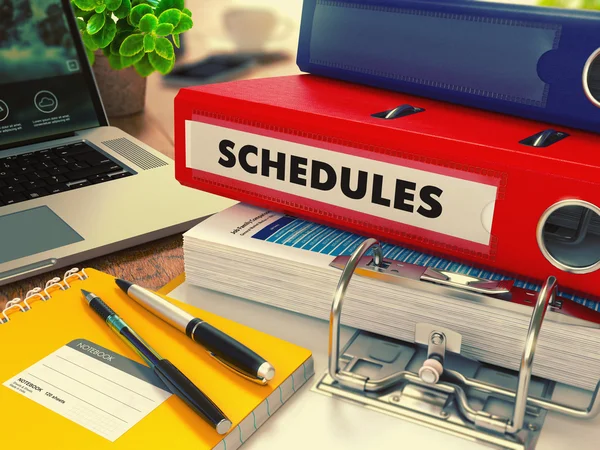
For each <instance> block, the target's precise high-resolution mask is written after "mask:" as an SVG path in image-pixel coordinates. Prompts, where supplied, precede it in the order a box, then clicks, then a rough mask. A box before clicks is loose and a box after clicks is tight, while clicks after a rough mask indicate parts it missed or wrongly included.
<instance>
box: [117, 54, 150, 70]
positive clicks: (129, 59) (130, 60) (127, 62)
mask: <svg viewBox="0 0 600 450" xmlns="http://www.w3.org/2000/svg"><path fill="white" fill-rule="evenodd" d="M145 54H146V52H145V51H143V50H142V51H141V52H139V53H136V54H135V55H133V56H121V65H122V66H123V68H125V67H130V66H133V65H134V64H135V63H137V62H138V61H140V60H141V59H142V58H143V57H144V55H145Z"/></svg>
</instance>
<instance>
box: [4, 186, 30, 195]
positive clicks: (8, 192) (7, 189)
mask: <svg viewBox="0 0 600 450" xmlns="http://www.w3.org/2000/svg"><path fill="white" fill-rule="evenodd" d="M24 190H25V189H24V188H23V186H21V185H20V184H17V185H14V186H8V187H5V188H2V189H0V194H2V195H12V194H18V193H19V192H23V191H24Z"/></svg>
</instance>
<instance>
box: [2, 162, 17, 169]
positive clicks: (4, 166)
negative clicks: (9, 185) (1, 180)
mask: <svg viewBox="0 0 600 450" xmlns="http://www.w3.org/2000/svg"><path fill="white" fill-rule="evenodd" d="M15 167H17V163H15V162H14V161H5V160H1V161H0V170H5V169H8V170H10V169H14V168H15Z"/></svg>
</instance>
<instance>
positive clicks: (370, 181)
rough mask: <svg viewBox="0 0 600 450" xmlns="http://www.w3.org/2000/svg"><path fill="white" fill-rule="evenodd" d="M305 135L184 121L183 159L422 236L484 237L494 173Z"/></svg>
mask: <svg viewBox="0 0 600 450" xmlns="http://www.w3.org/2000/svg"><path fill="white" fill-rule="evenodd" d="M303 142H305V143H297V142H290V141H287V140H282V139H277V138H275V137H268V136H263V135H259V134H254V133H250V132H246V131H239V130H234V129H230V128H225V127H221V126H218V125H212V124H208V123H202V122H195V121H189V120H188V121H187V122H186V166H187V167H188V168H191V169H196V170H201V171H204V172H208V173H211V174H215V175H219V176H223V177H227V178H230V179H232V180H236V181H241V182H246V183H251V184H253V185H255V186H257V187H260V188H267V189H274V190H278V191H280V192H286V193H290V194H293V195H297V196H300V197H304V198H306V199H308V200H309V201H316V202H324V203H328V204H330V205H333V206H336V207H341V208H345V209H347V210H350V211H352V212H353V213H349V214H347V215H348V216H352V217H351V218H352V219H355V220H365V217H364V215H363V216H361V214H369V215H371V216H373V217H374V218H376V217H381V218H383V219H387V220H391V221H394V222H398V223H403V224H406V225H408V226H412V227H416V228H419V233H420V234H421V235H425V234H426V233H424V232H423V231H429V232H434V233H441V234H443V235H445V236H448V237H451V238H458V239H462V240H466V241H470V242H472V243H476V244H483V245H489V244H490V231H491V229H492V221H493V214H494V205H495V201H496V194H497V190H498V188H497V186H496V185H494V184H497V182H498V181H499V180H498V179H496V178H493V177H490V176H484V175H476V174H472V173H469V172H464V171H458V170H454V169H448V168H444V167H441V166H436V165H433V164H427V163H422V162H415V161H408V160H406V161H405V163H406V165H399V164H397V163H396V162H397V161H398V160H397V159H396V160H392V159H390V162H385V161H380V160H375V159H372V158H369V157H363V156H356V155H355V154H356V153H359V154H361V152H360V151H359V150H356V149H350V148H346V149H345V150H344V148H341V147H340V146H338V147H340V149H341V150H344V151H343V152H339V151H333V150H327V149H324V148H319V147H318V145H319V144H320V143H319V142H318V141H314V143H315V146H312V145H307V144H308V143H311V142H313V141H312V140H309V139H304V140H303ZM322 145H326V144H322ZM346 151H347V152H350V153H355V154H348V153H345V152H346ZM362 154H363V155H365V154H364V152H363V153H362ZM365 156H366V155H365ZM382 158H385V157H384V156H382ZM257 192H260V189H258V190H257ZM268 194H269V195H272V193H268ZM353 214H354V215H353Z"/></svg>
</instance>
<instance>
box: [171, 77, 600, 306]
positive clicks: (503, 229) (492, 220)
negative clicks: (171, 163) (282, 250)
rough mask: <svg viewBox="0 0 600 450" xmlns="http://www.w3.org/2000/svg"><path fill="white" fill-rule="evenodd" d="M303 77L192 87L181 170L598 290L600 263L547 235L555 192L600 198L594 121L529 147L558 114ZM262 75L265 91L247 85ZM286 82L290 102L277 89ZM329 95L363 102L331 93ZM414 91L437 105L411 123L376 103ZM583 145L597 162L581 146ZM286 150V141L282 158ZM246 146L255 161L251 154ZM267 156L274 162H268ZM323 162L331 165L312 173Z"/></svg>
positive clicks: (183, 176)
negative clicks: (487, 109) (536, 118)
mask: <svg viewBox="0 0 600 450" xmlns="http://www.w3.org/2000/svg"><path fill="white" fill-rule="evenodd" d="M292 78H294V77H284V78H281V79H272V80H271V81H270V82H269V83H265V82H264V81H263V80H252V82H254V83H253V84H249V83H250V82H245V83H243V82H242V83H241V84H240V82H238V83H237V84H236V83H225V84H223V85H216V86H214V87H207V88H204V89H203V88H195V89H184V90H182V91H181V92H180V93H179V94H178V96H177V98H176V103H175V105H176V108H175V130H176V132H175V160H176V177H177V179H178V180H179V181H180V182H181V183H182V184H184V185H187V186H190V187H194V188H198V189H202V190H206V191H208V192H212V193H215V194H218V195H223V196H226V197H230V198H234V199H237V200H240V201H242V202H246V203H250V204H254V205H257V206H261V207H264V208H269V209H274V210H278V211H282V212H285V213H289V214H291V215H295V216H298V217H302V218H305V219H309V220H315V221H321V222H324V223H327V224H331V225H334V226H337V227H340V228H344V229H348V230H351V231H355V232H359V233H361V234H363V235H365V236H374V237H378V238H380V239H383V240H387V241H390V242H400V243H403V244H405V245H408V246H413V247H415V248H418V249H420V250H426V251H429V252H434V253H437V254H440V255H445V256H449V257H452V258H454V259H457V260H459V261H469V262H472V263H475V264H479V265H481V266H482V267H488V268H491V269H494V270H498V271H502V272H504V273H506V274H509V275H518V276H520V277H525V278H527V279H531V280H537V281H541V280H544V279H545V278H546V277H547V276H549V275H556V276H557V277H558V280H559V283H560V285H561V287H562V288H566V289H567V290H572V291H576V292H583V293H586V294H588V295H592V296H594V297H596V298H598V297H600V283H599V281H600V270H597V269H598V268H592V269H591V270H589V271H588V272H587V273H574V272H577V270H575V271H572V270H564V268H561V267H559V266H560V264H558V265H557V264H556V261H554V262H553V261H552V258H551V257H548V254H546V255H545V254H544V253H543V251H542V250H541V249H540V245H539V243H538V238H537V234H538V228H539V227H540V226H542V225H543V224H542V225H540V219H541V218H542V216H543V215H544V213H545V212H546V211H547V209H548V208H549V207H551V206H552V205H555V204H557V203H558V202H561V201H564V200H567V199H571V200H573V199H575V200H581V201H584V202H588V204H589V205H591V207H592V208H597V207H596V206H595V205H600V189H599V187H600V170H599V168H598V164H597V162H598V157H597V156H596V155H595V151H594V150H593V149H594V148H598V147H597V146H598V144H599V143H600V141H599V140H598V139H597V138H596V137H595V136H594V135H591V134H588V133H585V132H579V131H575V130H567V131H568V132H569V134H570V136H569V139H568V144H569V145H555V146H554V148H548V149H534V150H531V149H530V148H529V147H525V146H520V144H518V140H519V139H517V138H519V137H521V138H525V137H527V136H530V135H532V134H534V131H539V130H541V129H544V128H545V127H546V128H547V126H546V125H544V124H540V123H536V122H531V121H525V120H521V119H515V118H506V119H504V118H503V116H500V115H497V114H493V113H482V112H477V113H474V112H472V111H470V110H468V109H467V108H462V107H455V106H454V105H448V104H444V103H439V102H435V101H432V100H425V99H420V98H417V97H410V96H405V95H400V94H393V97H394V98H393V99H390V98H389V96H390V95H391V94H389V93H385V92H384V91H377V90H375V89H370V88H360V87H355V86H352V85H349V84H345V83H339V82H333V81H325V80H315V78H316V77H313V79H310V78H308V77H306V76H305V77H296V79H294V80H292ZM252 87H254V88H255V89H256V90H258V91H259V92H260V93H261V94H262V95H263V96H264V98H265V100H264V101H257V100H256V98H260V96H259V94H258V93H256V92H250V93H249V89H251V88H252ZM240 92H241V93H240ZM286 94H287V95H288V96H289V99H288V100H289V102H288V103H289V106H286V104H285V102H284V101H283V100H279V99H277V100H273V98H272V96H274V95H286ZM321 95H323V96H325V95H329V96H337V97H335V98H339V97H340V96H341V98H344V96H345V98H348V99H350V98H352V99H353V100H354V102H348V104H347V105H345V104H344V102H343V101H337V103H336V102H332V103H327V101H325V100H319V98H320V97H319V96H321ZM255 97H256V98H255ZM311 100H312V101H313V102H311ZM319 102H321V104H319ZM415 102H416V103H418V104H419V105H418V106H422V107H424V109H425V110H426V111H427V112H428V113H429V114H428V115H427V116H425V114H423V116H422V117H418V116H419V115H418V114H415V115H414V117H413V116H411V118H410V119H409V118H406V119H408V120H406V121H404V122H401V123H402V125H399V126H395V125H390V124H389V123H388V122H387V121H386V122H385V123H384V122H381V121H378V119H376V118H373V117H371V115H370V114H368V113H369V112H371V113H374V112H377V111H379V110H384V109H385V108H386V107H387V106H390V105H395V104H399V103H411V104H413V103H415ZM314 103H317V106H314ZM340 105H341V106H340ZM342 107H343V108H345V109H340V108H342ZM465 136H469V139H465ZM565 141H567V140H566V139H565ZM223 142H226V143H225V144H223ZM219 146H223V148H219ZM244 147H245V149H244ZM521 147H522V148H521ZM265 149H267V150H269V153H268V154H267V157H265V151H264V150H265ZM575 149H577V151H579V152H580V154H578V155H576V156H577V157H578V158H581V159H582V160H583V162H585V156H588V157H589V161H590V162H589V163H588V164H585V163H582V162H581V161H579V160H574V159H573V158H571V159H569V155H570V153H569V152H573V151H574V150H575ZM565 151H567V154H564V152H565ZM561 152H563V153H561ZM278 153H285V155H286V156H285V164H284V165H285V170H282V171H281V172H280V171H279V170H278V166H277V162H278V160H277V155H278ZM242 154H245V157H244V158H241V155H242ZM231 155H234V156H231ZM230 156H231V158H229V157H230ZM294 158H295V159H294ZM233 159H235V163H234V161H233ZM242 159H243V160H244V164H245V166H246V169H250V170H249V171H248V170H244V168H243V167H240V166H241V161H242ZM192 160H193V161H192ZM218 161H221V163H222V164H221V165H219V163H218ZM315 161H316V162H315ZM269 162H270V163H269ZM227 165H230V166H231V167H226V166H227ZM265 165H266V166H270V167H269V168H268V169H267V170H266V172H264V173H263V167H262V166H265ZM323 165H329V166H331V167H333V168H334V170H333V172H335V178H336V180H337V184H336V185H335V187H334V188H331V189H323V187H325V188H326V187H328V186H323V184H324V182H325V181H327V174H326V172H328V170H325V171H324V170H323ZM345 167H346V169H348V170H346V171H345V170H344V168H345ZM317 169H320V172H319V176H320V179H316V178H313V177H314V176H315V175H314V173H315V172H316V171H317ZM361 170H363V171H364V172H365V173H367V179H368V182H367V191H368V193H367V194H366V195H365V196H364V198H362V199H360V200H356V201H354V200H355V199H350V200H349V198H348V196H347V195H345V194H344V192H342V191H343V190H344V189H343V188H342V187H341V186H342V185H344V173H345V174H346V176H345V178H346V180H345V181H346V183H345V191H346V194H348V193H350V194H351V195H354V196H355V197H356V196H359V195H360V193H361V192H357V191H359V185H358V183H359V180H360V179H361V175H360V171H361ZM279 175H281V179H279ZM292 180H294V181H292ZM348 180H350V181H348ZM319 183H321V184H319ZM315 186H317V187H318V189H313V188H314V187H315ZM436 189H437V191H436ZM440 191H441V193H440ZM436 201H437V203H439V205H441V211H439V210H438V209H439V208H437V206H436ZM475 203H476V204H475ZM354 205H357V206H354ZM436 208H437V209H436ZM478 221H479V222H478ZM486 230H487V231H486ZM490 231H491V233H490ZM486 233H487V235H486ZM597 265H600V262H599V263H598V264H597Z"/></svg>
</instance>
